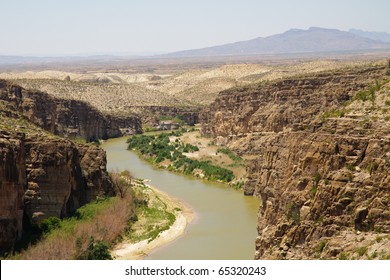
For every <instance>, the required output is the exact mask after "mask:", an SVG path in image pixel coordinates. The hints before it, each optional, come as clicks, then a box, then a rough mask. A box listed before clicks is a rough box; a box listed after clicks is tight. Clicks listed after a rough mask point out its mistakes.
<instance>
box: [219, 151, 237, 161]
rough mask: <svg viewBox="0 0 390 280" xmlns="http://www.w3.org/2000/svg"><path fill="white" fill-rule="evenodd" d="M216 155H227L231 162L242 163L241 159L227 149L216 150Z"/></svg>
mask: <svg viewBox="0 0 390 280" xmlns="http://www.w3.org/2000/svg"><path fill="white" fill-rule="evenodd" d="M217 153H222V154H225V155H227V156H228V157H229V158H230V159H231V160H233V161H235V162H239V161H242V158H241V157H239V156H237V155H236V154H235V153H234V152H233V151H231V150H229V149H227V148H218V150H217Z"/></svg>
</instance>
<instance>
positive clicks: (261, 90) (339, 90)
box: [201, 66, 390, 259]
mask: <svg viewBox="0 0 390 280" xmlns="http://www.w3.org/2000/svg"><path fill="white" fill-rule="evenodd" d="M385 72H386V69H385V68H384V67H383V66H376V67H366V68H364V69H349V70H344V71H338V72H332V73H323V74H319V75H315V76H307V77H299V78H296V79H288V80H281V81H278V82H275V83H266V84H260V85H257V86H251V87H246V88H236V89H232V90H228V91H225V92H222V93H221V94H220V95H219V97H218V98H217V100H216V101H215V102H214V103H213V104H211V106H209V107H208V108H207V109H206V110H205V111H204V112H202V114H201V122H202V130H203V133H204V134H209V135H212V136H214V137H215V138H216V139H217V140H218V141H219V142H220V143H225V144H227V145H229V146H230V147H231V148H233V149H235V150H236V151H237V152H238V153H240V154H241V155H243V156H244V157H246V158H247V174H248V180H247V181H246V184H245V186H244V191H245V193H246V194H247V195H256V196H258V197H259V198H260V199H261V201H262V203H261V207H260V209H259V214H258V224H257V230H258V238H257V240H256V256H255V257H256V258H257V259H263V258H267V259H274V258H276V259H312V258H326V259H334V258H387V257H388V256H389V254H390V252H389V250H388V248H390V246H389V239H388V236H389V233H390V223H389V221H390V212H389V206H390V204H389V203H390V191H389V186H390V177H389V175H388V174H390V165H389V159H390V158H389V156H390V138H389V136H388V135H390V129H389V123H388V121H389V118H388V117H386V115H384V116H383V114H386V113H383V112H387V110H386V108H383V106H384V104H385V103H386V102H385V100H386V98H387V97H386V96H387V95H388V92H390V90H389V89H386V87H385V88H384V89H382V90H381V89H380V87H381V86H380V85H381V84H382V85H383V84H384V83H386V82H384V83H382V81H383V80H384V79H385V78H388V77H387V76H386V74H385ZM376 81H378V82H379V83H376ZM373 84H374V85H375V84H376V86H374V87H372V88H371V89H368V88H369V87H370V85H373ZM366 89H368V90H366ZM361 90H366V91H361ZM366 95H367V96H371V99H370V100H366V97H367V96H366ZM365 96H366V97H365ZM363 97H364V98H363ZM359 98H360V99H359ZM367 98H368V97H367ZM375 98H376V99H375ZM381 100H382V101H381ZM386 104H387V103H386ZM376 112H379V113H380V114H382V115H380V114H379V113H376ZM365 113H366V114H365ZM381 248H387V249H381Z"/></svg>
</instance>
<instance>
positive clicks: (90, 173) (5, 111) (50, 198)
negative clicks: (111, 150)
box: [0, 81, 140, 252]
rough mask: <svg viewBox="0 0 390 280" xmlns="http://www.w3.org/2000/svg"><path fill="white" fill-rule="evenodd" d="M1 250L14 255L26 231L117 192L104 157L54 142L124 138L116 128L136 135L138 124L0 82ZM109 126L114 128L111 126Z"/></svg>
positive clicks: (92, 148)
mask: <svg viewBox="0 0 390 280" xmlns="http://www.w3.org/2000/svg"><path fill="white" fill-rule="evenodd" d="M0 105H1V114H0V119H1V124H0V159H1V161H0V162H1V166H0V183H1V185H0V190H1V193H0V199H1V203H0V213H1V219H0V223H1V226H0V229H1V233H0V248H1V251H2V252H6V251H10V250H12V248H13V246H14V245H15V243H16V242H17V241H18V240H20V238H21V237H22V234H23V231H24V226H26V225H27V224H29V223H31V222H32V223H36V222H40V221H42V220H43V219H45V218H48V217H53V216H54V217H59V218H64V217H67V216H69V215H71V214H72V213H73V212H74V211H75V210H76V209H77V208H79V207H80V206H82V205H84V204H86V203H87V202H90V201H92V200H95V199H96V198H97V197H101V196H106V195H108V196H110V195H114V194H115V192H116V190H115V186H114V184H113V183H112V181H111V179H110V177H109V176H108V173H107V170H106V155H105V152H104V151H103V150H101V149H100V148H98V147H97V146H94V145H91V144H76V143H75V142H72V141H71V140H69V139H66V138H63V137H60V136H57V135H62V136H68V137H73V136H74V135H72V133H75V134H76V135H77V137H84V138H85V140H87V141H90V140H93V139H95V138H96V139H97V138H101V137H102V138H104V137H114V136H119V135H122V134H121V131H120V125H125V126H127V127H128V128H129V129H133V130H136V131H137V130H139V129H140V126H139V120H137V119H134V118H128V119H119V120H118V119H110V118H109V117H105V116H103V115H102V114H101V113H99V112H98V111H97V110H95V109H93V108H91V107H90V106H89V105H87V104H85V103H83V102H71V101H63V100H58V99H55V98H51V97H49V96H48V95H47V94H44V93H40V92H30V91H27V90H24V89H23V88H21V87H18V86H14V85H12V84H10V83H7V82H5V81H0ZM111 125H113V126H111Z"/></svg>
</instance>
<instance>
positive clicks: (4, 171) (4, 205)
mask: <svg viewBox="0 0 390 280" xmlns="http://www.w3.org/2000/svg"><path fill="white" fill-rule="evenodd" d="M25 188H26V168H25V158H24V143H23V135H18V136H17V137H15V138H12V137H10V135H9V134H8V133H7V132H5V131H0V213H1V215H0V253H1V252H2V251H7V250H9V249H11V248H12V246H13V244H14V243H15V241H16V240H17V239H19V238H20V237H21V235H22V230H23V227H22V221H23V208H24V205H23V194H24V190H25Z"/></svg>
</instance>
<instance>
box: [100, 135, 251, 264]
mask: <svg viewBox="0 0 390 280" xmlns="http://www.w3.org/2000/svg"><path fill="white" fill-rule="evenodd" d="M126 139H127V138H125V137H123V138H117V139H110V140H108V141H106V142H105V143H104V144H103V145H102V147H103V148H104V149H105V150H106V152H107V162H108V169H109V170H119V171H122V170H126V169H127V170H129V171H130V172H131V173H132V175H133V176H134V177H136V178H144V179H149V180H151V182H150V184H151V185H153V186H155V187H157V188H158V189H160V190H162V191H164V192H166V193H168V194H169V195H172V196H174V197H177V198H179V199H181V200H183V201H184V202H186V203H187V204H189V206H190V207H191V208H192V209H193V211H194V212H195V213H196V215H197V218H196V219H195V220H194V222H192V223H191V224H190V225H189V226H188V228H187V232H186V234H185V235H183V236H182V237H180V238H178V239H177V240H175V241H174V242H172V243H170V244H168V245H166V246H164V247H162V248H159V249H157V250H155V251H154V252H152V253H151V254H150V255H149V256H147V257H146V259H163V260H167V259H183V260H189V259H194V260H195V259H205V260H212V259H221V260H228V259H248V260H250V259H253V258H254V253H255V238H256V236H257V233H256V216H257V210H258V207H259V201H258V200H257V199H256V198H254V197H246V196H244V195H243V193H242V192H240V191H237V190H234V189H232V188H229V187H227V186H225V185H222V184H218V183H211V182H205V181H201V180H198V179H192V178H190V177H187V176H182V175H178V174H174V173H171V172H169V171H167V170H162V169H158V168H155V167H153V166H152V165H151V164H149V163H147V162H146V161H144V160H142V159H140V158H139V157H138V156H137V154H135V153H134V152H132V151H128V150H126V148H127V145H126Z"/></svg>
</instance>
